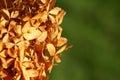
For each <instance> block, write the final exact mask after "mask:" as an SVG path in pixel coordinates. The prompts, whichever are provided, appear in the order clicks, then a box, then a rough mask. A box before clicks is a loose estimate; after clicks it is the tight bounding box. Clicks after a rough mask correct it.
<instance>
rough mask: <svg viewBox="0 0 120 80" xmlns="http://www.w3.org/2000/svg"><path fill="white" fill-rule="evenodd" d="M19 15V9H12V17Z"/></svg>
mask: <svg viewBox="0 0 120 80" xmlns="http://www.w3.org/2000/svg"><path fill="white" fill-rule="evenodd" d="M18 15H19V11H12V12H11V18H16V17H18Z"/></svg>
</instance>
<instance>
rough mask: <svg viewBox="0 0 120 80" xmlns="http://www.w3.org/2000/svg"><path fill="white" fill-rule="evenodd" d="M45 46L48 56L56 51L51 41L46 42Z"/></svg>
mask: <svg viewBox="0 0 120 80" xmlns="http://www.w3.org/2000/svg"><path fill="white" fill-rule="evenodd" d="M46 47H47V50H48V52H49V54H50V56H54V55H55V52H56V49H55V46H54V45H53V44H52V43H48V44H47V45H46Z"/></svg>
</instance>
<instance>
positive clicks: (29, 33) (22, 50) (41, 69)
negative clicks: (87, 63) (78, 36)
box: [0, 0, 69, 80]
mask: <svg viewBox="0 0 120 80" xmlns="http://www.w3.org/2000/svg"><path fill="white" fill-rule="evenodd" d="M55 2H56V0H9V1H6V0H1V1H0V4H1V6H0V80H9V79H11V80H48V76H47V74H46V72H49V73H50V72H51V70H52V68H53V66H54V63H55V61H56V63H59V62H61V58H60V57H61V53H62V52H63V51H65V50H66V49H68V48H69V47H68V46H67V45H66V43H67V39H66V38H64V37H61V34H62V27H60V26H59V25H60V24H61V22H62V20H63V17H64V15H65V11H64V10H62V9H61V8H59V7H54V5H55ZM3 3H4V4H3ZM47 53H49V54H47Z"/></svg>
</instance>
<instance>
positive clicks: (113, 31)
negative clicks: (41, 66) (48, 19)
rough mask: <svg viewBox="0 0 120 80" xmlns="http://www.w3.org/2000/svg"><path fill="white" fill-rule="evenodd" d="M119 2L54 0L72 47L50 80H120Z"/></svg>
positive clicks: (112, 0) (116, 0)
mask: <svg viewBox="0 0 120 80" xmlns="http://www.w3.org/2000/svg"><path fill="white" fill-rule="evenodd" d="M119 3H120V1H119V0H57V4H56V6H60V7H62V8H63V9H64V10H65V11H66V12H67V14H66V16H65V18H64V21H63V24H62V27H63V33H64V34H63V36H65V37H67V38H68V40H69V43H70V44H72V45H73V48H71V49H69V50H68V51H66V52H65V53H63V55H62V63H61V64H59V65H58V66H56V67H54V68H53V71H52V76H51V77H50V78H51V80H120V6H119Z"/></svg>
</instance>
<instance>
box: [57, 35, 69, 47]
mask: <svg viewBox="0 0 120 80" xmlns="http://www.w3.org/2000/svg"><path fill="white" fill-rule="evenodd" d="M65 43H67V39H66V38H64V37H61V38H60V39H58V41H57V46H62V45H63V44H65Z"/></svg>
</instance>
